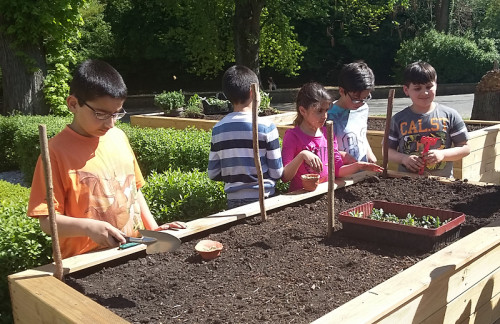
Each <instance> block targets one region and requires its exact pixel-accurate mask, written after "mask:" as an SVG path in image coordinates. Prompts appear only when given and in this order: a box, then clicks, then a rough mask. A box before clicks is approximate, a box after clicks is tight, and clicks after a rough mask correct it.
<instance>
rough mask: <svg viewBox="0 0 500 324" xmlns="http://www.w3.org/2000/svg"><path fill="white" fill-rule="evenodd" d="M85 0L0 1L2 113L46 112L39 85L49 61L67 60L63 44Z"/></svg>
mask: <svg viewBox="0 0 500 324" xmlns="http://www.w3.org/2000/svg"><path fill="white" fill-rule="evenodd" d="M84 1H85V0H54V1H50V2H49V1H37V0H0V68H1V69H2V74H3V77H2V83H3V107H4V108H3V111H2V113H3V114H6V113H10V112H13V111H20V112H22V113H23V114H45V113H48V111H49V110H48V106H47V105H46V102H45V98H44V94H43V85H44V79H45V76H46V75H47V71H48V70H49V67H48V65H47V57H49V59H51V60H52V62H58V63H59V64H61V62H63V63H68V60H69V58H68V56H67V55H66V54H68V53H67V52H65V51H66V50H67V44H68V43H69V42H71V41H72V39H73V38H74V37H75V35H76V33H77V32H78V25H79V24H80V23H81V19H80V14H79V12H78V8H79V7H80V6H81V5H82V3H83V2H84Z"/></svg>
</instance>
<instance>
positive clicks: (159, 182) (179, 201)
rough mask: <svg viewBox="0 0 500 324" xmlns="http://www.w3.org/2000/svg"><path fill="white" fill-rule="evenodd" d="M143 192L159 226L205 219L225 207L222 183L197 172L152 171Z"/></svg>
mask: <svg viewBox="0 0 500 324" xmlns="http://www.w3.org/2000/svg"><path fill="white" fill-rule="evenodd" d="M142 192H143V194H144V197H145V198H146V201H147V202H148V205H149V209H150V210H151V212H152V213H153V215H154V217H155V219H156V220H157V222H158V224H159V225H161V224H164V223H166V222H171V221H174V220H182V221H188V220H192V219H195V218H201V217H205V216H208V215H211V214H213V213H216V212H219V211H221V210H223V209H224V208H225V207H226V194H225V192H224V183H222V182H215V181H212V180H210V179H209V178H208V175H207V172H200V171H198V170H193V171H189V172H183V171H180V170H168V171H165V172H163V173H157V172H155V171H153V173H152V174H151V175H150V176H149V177H148V178H147V179H146V185H145V186H144V187H143V188H142Z"/></svg>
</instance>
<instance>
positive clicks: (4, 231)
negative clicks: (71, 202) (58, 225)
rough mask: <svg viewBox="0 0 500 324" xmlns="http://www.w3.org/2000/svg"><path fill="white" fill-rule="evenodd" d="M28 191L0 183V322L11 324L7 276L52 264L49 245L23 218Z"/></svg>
mask: <svg viewBox="0 0 500 324" xmlns="http://www.w3.org/2000/svg"><path fill="white" fill-rule="evenodd" d="M29 192H30V190H29V189H28V188H25V187H22V186H20V185H13V184H10V183H8V182H5V181H1V180H0V314H1V316H0V322H2V323H11V322H12V319H11V315H10V314H11V311H10V310H11V306H10V296H9V288H8V283H7V276H8V275H10V274H12V273H15V272H19V271H23V270H26V269H30V268H34V267H36V266H40V265H43V264H47V263H49V262H50V261H51V255H52V246H51V240H50V238H49V237H48V236H46V235H45V234H43V232H42V231H41V230H40V228H39V226H38V221H37V220H35V219H32V218H30V217H27V216H26V208H27V203H28V199H29Z"/></svg>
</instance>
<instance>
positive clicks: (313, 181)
mask: <svg viewBox="0 0 500 324" xmlns="http://www.w3.org/2000/svg"><path fill="white" fill-rule="evenodd" d="M301 178H302V187H303V188H304V190H307V191H314V190H316V188H317V187H318V184H319V174H315V173H308V174H303V175H302V176H301Z"/></svg>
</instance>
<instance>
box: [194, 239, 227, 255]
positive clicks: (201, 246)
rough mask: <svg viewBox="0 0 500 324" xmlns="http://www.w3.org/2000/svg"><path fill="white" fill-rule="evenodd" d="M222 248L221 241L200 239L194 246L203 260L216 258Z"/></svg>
mask: <svg viewBox="0 0 500 324" xmlns="http://www.w3.org/2000/svg"><path fill="white" fill-rule="evenodd" d="M222 248H223V246H222V243H220V242H217V241H212V240H201V241H199V242H198V244H196V246H195V247H194V249H195V250H196V251H197V252H198V253H199V254H200V255H201V257H202V258H203V259H204V260H212V259H215V258H217V257H218V256H219V255H220V252H221V251H222Z"/></svg>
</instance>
